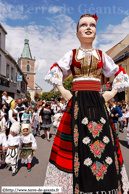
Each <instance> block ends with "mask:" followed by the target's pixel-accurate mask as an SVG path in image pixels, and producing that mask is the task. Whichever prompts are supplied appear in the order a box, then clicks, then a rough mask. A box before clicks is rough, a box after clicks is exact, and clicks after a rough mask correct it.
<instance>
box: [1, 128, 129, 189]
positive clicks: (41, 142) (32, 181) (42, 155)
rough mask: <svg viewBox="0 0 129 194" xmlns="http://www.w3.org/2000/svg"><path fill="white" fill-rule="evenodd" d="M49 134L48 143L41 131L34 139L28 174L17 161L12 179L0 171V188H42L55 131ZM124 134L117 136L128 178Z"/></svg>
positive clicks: (127, 155) (6, 170)
mask: <svg viewBox="0 0 129 194" xmlns="http://www.w3.org/2000/svg"><path fill="white" fill-rule="evenodd" d="M50 132H51V141H50V142H48V141H47V140H45V139H44V134H43V131H41V136H40V137H36V140H37V144H38V149H37V151H36V152H35V155H34V158H33V161H32V169H31V172H28V171H27V168H26V166H25V165H21V163H20V160H19V171H18V173H17V174H16V175H15V176H14V177H12V172H11V171H9V170H8V169H0V186H43V183H44V179H45V173H46V168H47V163H48V160H49V155H50V151H51V147H52V144H53V140H54V137H55V131H54V129H53V128H51V131H50ZM126 133H127V130H126V128H125V129H124V133H120V134H119V139H120V146H121V149H122V154H123V158H124V162H125V167H126V170H127V174H128V177H129V161H128V160H129V148H128V146H127V140H126ZM0 190H1V189H0ZM0 192H1V191H0Z"/></svg>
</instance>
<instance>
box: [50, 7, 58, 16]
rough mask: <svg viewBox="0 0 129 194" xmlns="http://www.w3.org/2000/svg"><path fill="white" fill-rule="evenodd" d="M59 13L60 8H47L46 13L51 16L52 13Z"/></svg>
mask: <svg viewBox="0 0 129 194" xmlns="http://www.w3.org/2000/svg"><path fill="white" fill-rule="evenodd" d="M59 11H60V6H50V7H49V8H48V12H49V13H51V14H53V13H57V12H59Z"/></svg>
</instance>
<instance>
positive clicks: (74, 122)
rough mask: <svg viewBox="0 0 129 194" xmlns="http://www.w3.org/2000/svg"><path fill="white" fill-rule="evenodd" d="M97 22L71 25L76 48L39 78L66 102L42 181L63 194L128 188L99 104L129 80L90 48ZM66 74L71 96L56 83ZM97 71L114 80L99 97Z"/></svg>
mask: <svg viewBox="0 0 129 194" xmlns="http://www.w3.org/2000/svg"><path fill="white" fill-rule="evenodd" d="M97 19H98V18H97V16H96V15H90V14H84V15H82V16H81V18H80V20H79V22H78V26H77V38H78V39H79V40H80V43H81V46H80V48H79V49H74V50H72V51H69V52H68V53H66V54H65V56H64V57H63V58H62V59H60V60H59V61H58V62H56V63H54V65H53V66H52V67H51V68H50V70H49V72H48V74H47V75H46V77H45V80H46V81H48V82H51V83H53V84H56V86H57V88H58V90H59V91H60V93H61V95H62V97H63V98H64V99H65V100H67V101H69V102H68V105H67V108H66V110H65V112H64V114H63V117H62V119H61V122H60V125H59V127H58V131H57V134H56V136H55V140H54V143H53V147H52V151H51V155H50V160H49V164H48V167H47V172H46V178H45V183H44V185H45V186H61V187H62V193H63V194H66V193H70V194H71V193H82V194H84V193H92V194H99V193H106V194H107V193H112V192H116V193H117V192H118V193H122V194H123V193H124V194H126V193H127V192H128V189H129V182H128V178H127V174H126V171H125V167H124V163H123V158H122V154H121V149H120V147H119V140H118V137H117V135H116V133H115V128H114V126H113V124H112V123H111V121H110V118H109V115H108V113H107V109H106V107H105V101H108V100H109V99H111V98H113V97H114V95H115V94H116V93H117V92H118V91H119V92H120V91H124V90H125V88H126V87H129V78H128V75H127V74H126V73H125V71H124V69H122V68H119V66H118V65H116V64H115V63H114V62H113V60H112V59H111V58H110V57H109V56H108V55H107V54H106V53H104V52H102V51H101V50H97V49H94V48H93V47H92V43H93V40H94V39H95V35H96V22H97ZM71 72H72V75H73V93H72V94H71V93H70V92H69V91H68V90H66V89H64V87H63V85H62V80H63V79H62V78H63V76H69V75H70V74H71ZM101 73H103V74H104V76H106V77H111V76H113V75H115V76H116V77H115V79H114V82H113V87H112V91H111V92H108V91H107V92H105V93H104V94H103V96H102V95H101V94H100V90H101V82H100V80H101ZM119 80H121V82H119Z"/></svg>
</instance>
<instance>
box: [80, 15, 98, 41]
mask: <svg viewBox="0 0 129 194" xmlns="http://www.w3.org/2000/svg"><path fill="white" fill-rule="evenodd" d="M95 35H96V21H95V19H94V18H93V17H83V18H81V19H80V21H79V25H78V32H77V37H78V39H79V40H80V42H86V43H91V42H93V40H94V39H95Z"/></svg>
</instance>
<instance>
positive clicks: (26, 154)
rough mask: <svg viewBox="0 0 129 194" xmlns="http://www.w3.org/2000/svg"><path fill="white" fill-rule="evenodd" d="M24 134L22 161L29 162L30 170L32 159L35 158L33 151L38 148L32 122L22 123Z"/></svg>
mask: <svg viewBox="0 0 129 194" xmlns="http://www.w3.org/2000/svg"><path fill="white" fill-rule="evenodd" d="M21 131H22V136H21V142H22V151H21V154H20V158H21V163H22V164H23V163H25V164H27V170H28V172H30V171H31V161H32V159H33V153H34V151H36V150H37V143H36V139H35V138H34V136H33V134H32V133H31V132H32V129H31V126H30V124H27V123H26V124H22V126H21Z"/></svg>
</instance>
